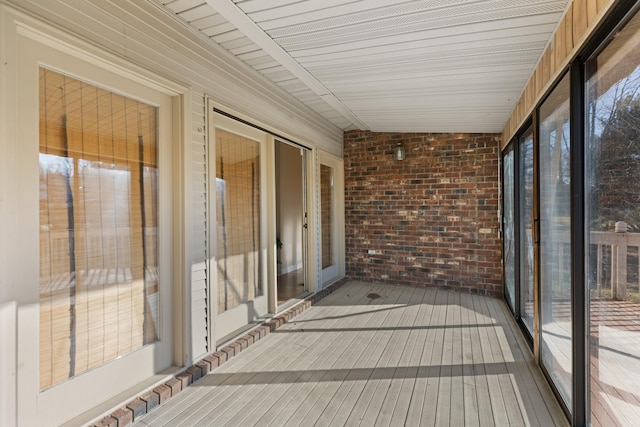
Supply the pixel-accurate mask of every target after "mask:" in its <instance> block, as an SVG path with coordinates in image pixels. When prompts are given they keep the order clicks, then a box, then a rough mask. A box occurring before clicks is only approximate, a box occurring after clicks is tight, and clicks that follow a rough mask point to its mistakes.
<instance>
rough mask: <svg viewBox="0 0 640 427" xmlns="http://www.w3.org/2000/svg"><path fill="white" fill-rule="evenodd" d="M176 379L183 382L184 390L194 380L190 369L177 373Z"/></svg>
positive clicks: (181, 386) (181, 387) (181, 385)
mask: <svg viewBox="0 0 640 427" xmlns="http://www.w3.org/2000/svg"><path fill="white" fill-rule="evenodd" d="M176 379H177V380H178V381H180V383H181V384H180V390H184V389H185V388H187V387H189V386H190V385H191V383H192V382H193V378H192V377H191V374H190V373H189V372H188V371H187V372H182V373H180V374H178V375H176Z"/></svg>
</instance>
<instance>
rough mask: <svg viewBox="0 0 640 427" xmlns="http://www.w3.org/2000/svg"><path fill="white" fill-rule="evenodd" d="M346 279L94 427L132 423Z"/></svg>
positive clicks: (121, 425) (264, 323)
mask: <svg viewBox="0 0 640 427" xmlns="http://www.w3.org/2000/svg"><path fill="white" fill-rule="evenodd" d="M348 281H349V279H348V278H346V277H345V278H343V279H340V280H338V281H337V282H334V283H332V284H331V285H329V286H328V287H326V288H325V289H323V290H321V291H319V292H317V293H315V294H312V295H309V296H308V297H307V298H305V299H304V300H302V302H300V303H298V304H296V305H294V306H293V307H291V308H289V309H287V310H285V311H283V312H282V313H279V314H278V315H277V316H274V317H272V318H270V319H268V320H266V321H264V322H262V323H260V324H259V325H258V326H257V327H256V328H254V329H252V330H251V331H250V332H248V333H246V334H244V335H242V336H240V337H239V338H237V339H236V340H234V341H233V342H231V343H230V344H227V345H226V346H225V347H223V348H221V349H219V350H218V351H214V352H213V353H211V354H209V355H208V356H206V357H204V358H203V359H201V360H200V361H199V362H197V363H196V364H194V365H192V366H189V367H188V368H187V369H185V370H184V371H182V372H181V373H179V374H177V375H175V376H174V377H173V378H171V379H170V380H168V381H166V382H165V383H164V384H161V385H159V386H157V387H155V388H154V389H153V390H151V391H148V392H146V393H144V394H142V395H141V396H138V397H137V398H135V399H133V400H132V401H131V402H129V403H127V404H126V405H124V406H123V407H121V408H118V409H117V410H115V411H113V412H112V413H111V414H110V415H107V416H106V417H104V418H102V419H101V420H100V421H98V422H96V423H94V424H92V425H93V426H94V427H107V426H108V427H125V426H129V425H131V424H133V422H134V421H138V420H140V419H141V418H142V417H144V416H145V415H146V414H148V413H149V412H151V411H152V410H153V409H155V408H157V407H159V406H161V405H162V404H164V403H165V402H167V401H168V400H169V399H171V398H172V397H173V396H176V395H177V394H178V393H180V392H181V391H182V390H184V389H186V388H187V387H189V386H190V385H191V384H193V383H195V382H196V381H198V380H199V379H200V378H202V377H204V376H205V375H207V374H208V373H210V372H212V371H213V370H215V369H216V368H217V367H218V366H220V365H222V364H223V363H225V362H226V361H228V360H229V359H230V358H232V357H234V356H235V355H237V354H238V353H240V352H241V351H243V350H245V349H246V348H248V347H249V346H251V345H252V344H255V343H256V342H258V341H259V340H261V339H262V338H264V337H266V336H267V335H269V333H271V332H273V331H275V330H276V329H278V328H279V327H281V326H282V325H284V324H285V323H287V322H289V321H291V319H293V318H294V317H296V316H297V315H299V314H300V313H302V312H303V311H305V310H307V309H308V308H310V307H311V306H313V305H315V304H317V303H318V302H319V301H320V300H322V299H323V298H325V297H327V296H328V295H330V294H332V293H333V292H335V291H336V290H338V289H339V288H340V287H342V285H344V284H345V283H347V282H348Z"/></svg>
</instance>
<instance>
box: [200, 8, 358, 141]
mask: <svg viewBox="0 0 640 427" xmlns="http://www.w3.org/2000/svg"><path fill="white" fill-rule="evenodd" d="M206 2H207V3H208V4H209V5H210V6H211V7H213V8H214V9H215V10H216V11H217V12H218V13H219V14H220V15H222V16H223V17H224V18H225V19H226V20H227V21H229V22H230V23H231V24H233V25H234V26H235V27H236V28H237V29H238V30H239V31H240V32H241V33H243V34H244V35H245V36H246V37H248V38H249V39H250V40H251V41H253V42H254V43H255V44H256V45H258V46H259V47H260V48H261V49H262V50H264V51H265V52H266V53H267V54H269V55H270V56H271V57H272V58H273V59H275V60H276V61H277V62H278V63H280V64H281V65H282V66H283V67H285V68H286V69H287V70H289V72H291V74H293V75H294V76H296V77H297V78H298V79H299V80H300V81H301V82H303V83H304V84H305V85H306V86H307V87H308V88H309V89H311V90H312V91H313V92H314V93H315V94H316V95H318V96H320V98H322V99H323V100H324V101H325V102H326V103H327V104H329V105H330V106H331V107H333V108H334V109H335V110H336V111H338V112H339V113H340V114H342V115H343V116H344V117H345V118H346V119H347V120H349V121H350V122H351V123H352V124H353V125H354V126H355V127H356V128H357V129H369V126H367V124H366V123H365V122H363V121H362V120H360V119H359V118H358V116H356V115H355V114H354V113H353V111H351V110H350V109H349V108H348V107H347V106H346V105H344V104H343V103H342V101H340V99H338V97H336V96H335V95H334V94H333V93H331V91H330V90H329V89H328V88H327V87H326V86H325V85H323V84H322V83H320V82H319V81H318V79H316V78H315V77H314V76H313V75H312V74H311V73H309V72H308V71H307V70H306V69H305V68H304V67H303V66H302V65H300V64H299V63H298V62H297V61H296V60H295V59H293V58H292V57H291V55H289V53H287V51H285V50H284V49H283V48H282V47H280V45H279V44H277V43H276V42H275V41H274V40H273V39H272V38H271V37H269V35H268V34H267V33H265V32H264V31H263V30H262V28H260V27H259V26H258V24H256V23H255V22H253V20H252V19H251V18H249V16H247V14H245V13H244V12H243V11H242V10H241V9H240V8H239V7H238V6H236V4H235V3H234V2H233V1H232V0H206Z"/></svg>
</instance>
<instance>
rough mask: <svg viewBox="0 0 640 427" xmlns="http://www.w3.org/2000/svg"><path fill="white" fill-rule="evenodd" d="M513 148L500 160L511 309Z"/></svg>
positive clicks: (506, 280)
mask: <svg viewBox="0 0 640 427" xmlns="http://www.w3.org/2000/svg"><path fill="white" fill-rule="evenodd" d="M514 167H515V165H514V150H513V149H510V150H509V151H507V153H506V154H505V155H504V157H503V160H502V180H503V189H504V194H503V215H504V216H503V219H502V221H503V224H502V229H503V245H504V249H503V251H504V285H505V295H506V298H507V302H508V303H509V305H510V306H511V310H513V311H514V312H515V307H516V300H515V298H516V270H515V249H516V247H515V228H514V226H515V216H514V214H515V170H514Z"/></svg>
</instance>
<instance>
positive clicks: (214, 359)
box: [202, 353, 224, 371]
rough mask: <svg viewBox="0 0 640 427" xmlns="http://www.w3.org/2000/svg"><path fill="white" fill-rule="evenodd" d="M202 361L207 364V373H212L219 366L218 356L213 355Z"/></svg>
mask: <svg viewBox="0 0 640 427" xmlns="http://www.w3.org/2000/svg"><path fill="white" fill-rule="evenodd" d="M202 360H203V361H204V362H206V363H208V364H209V371H213V370H214V369H216V368H217V367H218V366H219V365H220V359H218V356H217V355H216V354H215V353H213V354H210V355H208V356H207V357H205V358H204V359H202ZM223 363H224V362H223Z"/></svg>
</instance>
